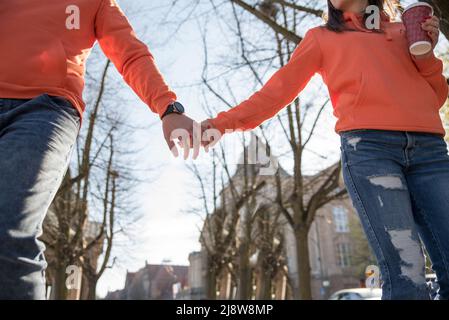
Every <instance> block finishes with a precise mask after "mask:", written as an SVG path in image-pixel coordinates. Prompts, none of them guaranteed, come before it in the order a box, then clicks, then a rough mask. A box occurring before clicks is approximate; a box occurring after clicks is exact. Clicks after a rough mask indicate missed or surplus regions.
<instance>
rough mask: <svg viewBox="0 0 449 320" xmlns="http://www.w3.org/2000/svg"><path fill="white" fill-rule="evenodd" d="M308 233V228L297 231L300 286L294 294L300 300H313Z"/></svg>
mask: <svg viewBox="0 0 449 320" xmlns="http://www.w3.org/2000/svg"><path fill="white" fill-rule="evenodd" d="M308 234H309V232H308V229H301V230H298V231H297V232H296V233H295V238H296V253H297V254H296V259H297V264H298V279H299V288H298V289H297V290H295V291H297V292H294V293H293V296H294V298H295V299H299V300H312V284H311V274H310V269H311V268H310V256H309V237H308Z"/></svg>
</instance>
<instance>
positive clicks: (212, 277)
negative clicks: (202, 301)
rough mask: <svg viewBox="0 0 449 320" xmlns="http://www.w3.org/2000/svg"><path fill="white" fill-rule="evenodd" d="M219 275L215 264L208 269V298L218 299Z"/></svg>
mask: <svg viewBox="0 0 449 320" xmlns="http://www.w3.org/2000/svg"><path fill="white" fill-rule="evenodd" d="M209 265H210V264H209ZM217 276H218V274H217V270H216V268H214V267H213V266H212V267H211V268H209V270H207V274H206V292H205V294H206V299H207V300H216V299H217Z"/></svg>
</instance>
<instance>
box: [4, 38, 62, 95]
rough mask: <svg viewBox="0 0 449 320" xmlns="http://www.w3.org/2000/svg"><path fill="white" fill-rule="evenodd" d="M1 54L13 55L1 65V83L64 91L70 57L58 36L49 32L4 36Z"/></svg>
mask: <svg viewBox="0 0 449 320" xmlns="http://www.w3.org/2000/svg"><path fill="white" fill-rule="evenodd" d="M0 50H1V51H2V52H11V53H12V54H11V55H10V56H9V57H8V59H4V60H3V62H0V82H5V83H8V84H12V85H19V86H26V87H47V88H49V87H52V88H53V87H63V85H64V81H65V78H66V75H67V57H66V53H65V49H64V46H63V44H62V42H61V41H60V39H59V38H58V36H57V35H54V34H52V33H50V32H48V31H46V30H34V31H33V32H20V33H17V32H14V33H11V34H4V35H2V37H1V40H0Z"/></svg>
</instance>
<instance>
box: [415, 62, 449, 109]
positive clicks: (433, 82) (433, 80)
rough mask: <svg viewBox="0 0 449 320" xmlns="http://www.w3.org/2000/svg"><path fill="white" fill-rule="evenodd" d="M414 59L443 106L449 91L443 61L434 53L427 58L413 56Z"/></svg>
mask: <svg viewBox="0 0 449 320" xmlns="http://www.w3.org/2000/svg"><path fill="white" fill-rule="evenodd" d="M412 59H413V61H414V63H415V65H416V67H417V68H418V71H419V73H420V74H421V75H422V76H423V77H424V79H426V81H427V82H428V83H429V84H430V86H431V87H432V89H433V91H434V92H435V94H436V95H437V97H438V102H439V104H440V107H441V106H443V104H444V102H445V101H446V100H447V97H448V91H449V89H448V85H447V80H446V78H445V77H444V76H443V62H442V61H441V60H440V59H438V58H436V57H435V55H434V54H431V55H430V56H429V57H426V58H417V57H415V56H412Z"/></svg>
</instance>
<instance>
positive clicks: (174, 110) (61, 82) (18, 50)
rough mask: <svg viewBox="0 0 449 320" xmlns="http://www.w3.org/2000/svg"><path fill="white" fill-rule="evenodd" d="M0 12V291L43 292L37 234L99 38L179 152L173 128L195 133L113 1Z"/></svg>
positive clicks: (35, 3)
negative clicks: (87, 61) (173, 137)
mask: <svg viewBox="0 0 449 320" xmlns="http://www.w3.org/2000/svg"><path fill="white" fill-rule="evenodd" d="M0 13H1V19H0V33H1V41H0V52H2V53H3V57H4V58H3V59H1V60H0V299H44V298H45V283H44V270H45V268H46V262H45V259H44V256H43V252H44V249H45V247H44V245H43V244H42V243H41V242H40V241H38V240H37V238H38V237H39V236H40V235H41V229H42V221H43V219H44V217H45V214H46V212H47V210H48V208H49V206H50V203H51V202H52V200H53V198H54V196H55V194H56V191H57V190H58V188H59V186H60V184H61V181H62V179H63V176H64V174H65V172H66V170H67V167H68V163H69V160H70V155H71V153H72V150H73V146H74V143H75V140H76V138H77V136H78V133H79V130H80V126H81V123H82V116H83V112H84V109H85V105H84V103H83V100H82V91H83V87H84V73H85V63H86V59H87V57H88V55H89V53H90V51H91V48H92V46H93V45H94V44H95V43H96V41H98V42H99V44H100V46H101V48H102V49H103V51H104V53H105V54H106V56H107V57H108V58H109V59H110V60H111V61H112V62H113V63H114V65H115V66H116V68H117V69H118V71H119V72H120V73H121V75H122V76H123V79H124V80H125V81H126V83H127V84H128V85H129V86H130V87H131V88H132V89H133V90H134V91H135V93H136V94H137V95H138V96H139V97H140V98H141V99H142V100H143V101H144V102H145V103H146V104H147V105H148V106H149V108H150V109H151V110H152V111H153V112H155V113H157V114H158V115H159V116H160V118H161V119H162V122H163V130H164V136H165V139H166V141H167V144H168V146H169V147H170V149H171V150H172V152H174V153H175V155H177V152H178V151H177V149H176V147H175V145H174V142H173V141H172V139H171V133H172V132H173V131H174V130H175V129H183V130H184V132H187V133H189V134H191V133H192V127H193V124H194V122H193V120H191V119H190V118H188V117H187V116H185V115H183V113H184V108H183V106H182V105H181V104H180V103H179V102H177V101H176V94H175V93H174V92H173V91H172V90H170V88H169V87H168V85H167V84H166V83H165V82H164V79H163V77H162V75H161V74H160V72H159V70H158V69H157V67H156V65H155V63H154V59H153V56H152V55H151V53H150V52H149V50H148V48H147V46H146V45H145V44H143V43H142V42H141V41H139V40H138V39H137V38H136V35H135V33H134V31H133V29H132V27H131V26H130V24H129V22H128V20H127V19H126V17H125V15H124V14H123V12H122V11H121V9H120V8H119V6H118V5H117V3H116V1H115V0H58V1H52V0H14V1H0ZM183 141H184V143H188V139H183ZM197 152H198V148H197V149H195V151H194V157H196V155H197ZM188 153H189V148H184V156H185V158H187V157H188Z"/></svg>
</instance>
